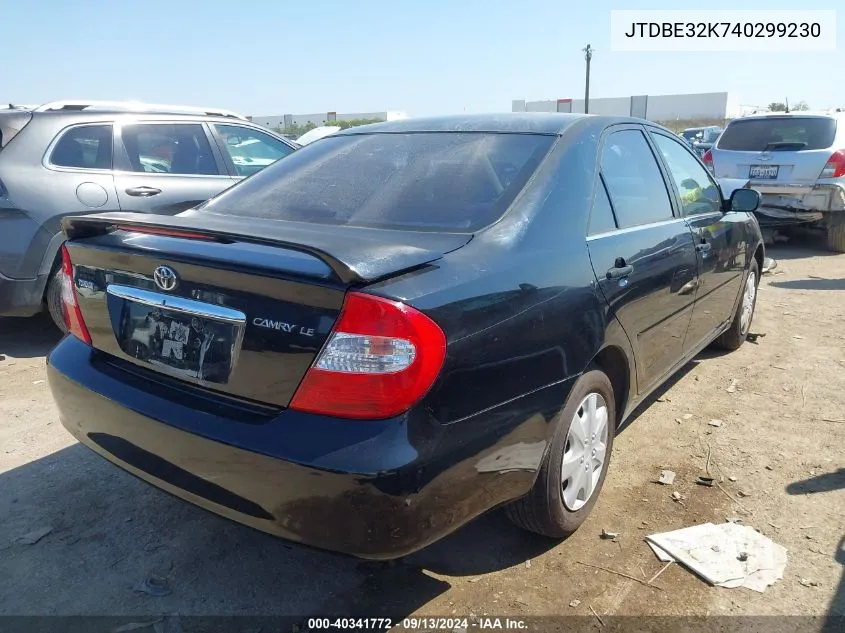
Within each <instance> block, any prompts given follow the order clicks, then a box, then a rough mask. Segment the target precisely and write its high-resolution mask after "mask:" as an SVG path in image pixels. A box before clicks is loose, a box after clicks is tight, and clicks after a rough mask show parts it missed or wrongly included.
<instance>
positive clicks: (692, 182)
mask: <svg viewBox="0 0 845 633" xmlns="http://www.w3.org/2000/svg"><path fill="white" fill-rule="evenodd" d="M758 202H759V194H758V193H756V192H755V191H752V190H750V189H744V188H738V189H737V190H736V191H734V192H733V194H732V195H731V197H730V200H727V201H726V200H724V199H723V197H722V195H721V194H720V189H719V186H718V185H717V184H716V182H715V181H714V180H713V179H712V178H711V177H710V174H709V173H708V172H707V170H706V169H705V168H704V166H703V165H702V163H701V162H700V161H699V160H698V158H697V157H696V156H695V155H694V154H693V153H692V151H691V150H690V148H689V147H688V146H687V145H686V144H684V143H683V141H681V140H679V139H678V138H677V137H676V136H675V135H674V134H672V133H671V132H670V131H668V130H666V129H664V128H662V127H659V126H657V125H653V124H651V123H648V122H645V121H641V120H638V119H629V118H616V117H604V116H584V115H576V114H540V113H533V114H525V113H522V114H510V115H504V116H502V115H498V116H493V115H489V116H460V117H441V118H433V119H413V120H403V121H395V122H389V123H381V124H376V125H370V126H362V127H359V128H353V129H349V130H345V131H342V132H338V133H336V134H335V135H333V136H331V137H328V138H325V139H323V140H321V141H320V142H318V143H314V144H312V145H308V146H305V147H304V148H302V149H301V150H298V151H297V152H296V153H294V154H293V155H292V156H290V157H289V158H286V159H285V160H283V161H279V162H278V163H275V164H274V165H272V166H270V167H268V168H267V169H265V170H263V171H262V172H260V173H258V174H256V175H255V176H253V177H252V178H249V179H248V180H245V181H243V182H242V183H240V184H238V185H235V186H234V187H232V188H230V189H228V190H226V191H225V192H223V193H222V194H220V195H218V196H216V197H214V198H212V199H211V200H210V201H208V202H207V203H205V204H202V205H200V206H199V207H198V208H197V209H193V210H190V211H187V212H184V213H181V214H178V215H176V216H163V215H154V214H149V215H142V214H135V213H106V214H97V215H89V216H81V217H69V218H65V219H64V221H63V226H64V228H65V231H66V233H67V236H68V238H69V239H68V241H67V243H66V244H65V248H64V249H63V251H62V252H63V274H64V289H65V294H64V300H65V310H66V313H67V316H68V322H69V329H70V335H69V336H66V337H65V338H64V339H63V340H62V342H61V343H59V345H58V346H57V347H56V349H55V350H53V352H52V353H51V354H50V356H49V359H48V376H49V383H50V388H51V390H52V393H53V396H54V398H55V400H56V404H57V406H58V409H59V412H60V416H61V420H62V422H63V424H64V425H65V427H66V428H67V429H68V430H69V431H70V432H71V433H72V434H73V435H74V436H75V437H77V438H78V439H79V441H80V442H82V443H84V444H86V445H88V446H89V447H91V448H92V449H93V450H94V451H96V452H97V453H99V454H101V455H103V456H105V457H106V458H107V459H109V460H111V461H112V462H114V463H116V464H117V465H119V466H121V467H123V468H125V469H127V470H129V471H130V472H132V473H133V474H135V475H137V476H139V477H141V478H143V479H145V480H147V481H149V482H151V483H153V484H155V485H157V486H159V487H161V488H163V489H165V490H167V491H169V492H171V493H173V494H175V495H178V496H181V497H182V498H184V499H186V500H188V501H191V502H193V503H196V504H198V505H200V506H203V507H205V508H207V509H209V510H212V511H214V512H217V513H218V514H221V515H223V516H225V517H229V518H231V519H235V520H238V521H241V522H243V523H245V524H247V525H250V526H253V527H255V528H258V529H261V530H265V531H267V532H270V533H273V534H276V535H279V536H282V537H284V538H287V539H291V540H294V541H299V542H303V543H307V544H310V545H313V546H317V547H321V548H327V549H331V550H338V551H342V552H346V553H349V554H354V555H356V556H360V557H365V558H376V559H378V558H394V557H397V556H402V555H404V554H407V553H409V552H411V551H414V550H416V549H418V548H421V547H423V546H425V545H426V544H428V543H431V542H432V541H435V540H436V539H439V538H441V537H442V536H444V535H446V534H448V533H450V532H452V531H454V530H455V529H457V528H458V527H459V526H460V525H462V524H464V523H466V522H467V521H470V520H471V519H473V518H474V517H476V516H478V515H479V514H481V513H483V512H485V511H487V510H489V509H491V508H493V507H496V506H499V505H502V504H508V505H507V508H508V513H509V515H510V517H511V518H512V519H513V520H514V521H515V522H516V523H517V524H518V525H520V526H522V527H524V528H526V529H528V530H531V531H534V532H538V533H540V534H545V535H547V536H551V537H563V536H566V535H568V534H570V533H571V532H572V531H574V530H575V529H576V528H577V527H578V526H579V525H580V524H581V523H582V522H583V521H584V519H585V517H586V516H587V514H588V513H589V512H590V510H591V509H592V507H593V505H594V504H595V502H596V498H597V496H598V493H599V490H600V489H601V487H602V484H603V482H604V479H605V475H606V473H607V468H608V464H609V460H610V456H611V449H612V446H613V438H614V435H615V434H616V431H617V429H618V428H619V427H620V425H621V424H623V423H624V422H625V421H626V420H627V419H628V418H629V416H630V414H631V412H632V411H633V410H634V408H635V407H636V406H637V405H638V404H640V403H642V402H643V401H644V399H645V398H646V397H647V396H648V395H649V394H650V393H651V392H652V391H653V390H654V389H656V388H657V387H658V386H659V385H661V384H662V383H663V382H664V381H666V380H667V379H668V378H669V377H670V376H671V375H672V374H673V373H675V372H676V371H677V370H678V369H679V368H680V367H682V366H683V365H684V364H685V363H687V362H688V361H689V360H690V359H691V358H693V357H694V356H695V355H696V354H697V353H698V352H699V351H701V350H702V349H703V348H705V347H706V346H708V345H710V344H711V343H713V342H715V343H716V344H718V345H719V346H721V347H724V348H727V349H736V348H737V347H739V346H740V345H741V344H742V343H743V341H744V340H745V338H746V335H747V334H748V331H749V328H750V326H751V321H752V317H753V314H754V307H755V301H756V296H757V283H758V279H759V272H760V269H761V265H762V262H763V255H764V251H763V243H762V239H761V236H760V229H759V226H758V225H757V222H756V220H755V219H754V216H753V215H751V213H750V212H751V211H753V210H754V208H755V207H756V205H757V203H758ZM153 324H154V326H155V328H156V329H155V330H153ZM156 333H157V334H156Z"/></svg>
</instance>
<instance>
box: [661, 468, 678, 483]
mask: <svg viewBox="0 0 845 633" xmlns="http://www.w3.org/2000/svg"><path fill="white" fill-rule="evenodd" d="M674 481H675V473H673V472H672V471H671V470H661V471H660V479H658V480H657V482H658V483H661V484H663V485H664V486H671V485H672V482H674Z"/></svg>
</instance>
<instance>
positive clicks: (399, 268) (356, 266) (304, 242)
mask: <svg viewBox="0 0 845 633" xmlns="http://www.w3.org/2000/svg"><path fill="white" fill-rule="evenodd" d="M271 222H273V223H275V224H276V225H278V226H274V227H273V229H274V231H273V234H264V235H257V234H255V232H250V231H249V230H243V229H241V228H240V226H244V225H246V226H249V225H250V224H252V223H251V222H250V221H249V220H247V219H245V218H235V217H234V216H220V215H217V216H215V215H212V214H208V215H202V216H200V215H197V214H192V215H187V216H178V215H176V216H169V215H168V216H165V215H154V214H145V213H127V212H114V213H99V214H88V215H72V216H66V217H64V218H62V221H61V227H62V231H63V232H64V233H65V235H66V236H67V238H68V239H70V240H73V239H83V238H86V237H94V236H97V235H105V234H107V233H111V232H113V231H116V230H118V228H120V229H121V230H131V229H132V227H138V228H139V229H150V228H160V229H162V230H171V231H185V232H192V233H202V234H203V235H207V236H209V237H210V238H217V239H220V240H225V241H238V242H248V243H252V244H259V245H265V246H273V247H278V248H284V249H287V250H292V251H298V252H301V253H306V254H308V255H311V256H313V257H315V258H317V259H319V260H321V261H323V262H324V263H325V264H326V265H328V266H329V267H330V268H331V269H332V271H333V272H334V274H335V275H336V276H337V278H338V279H339V280H340V281H341V282H343V283H345V284H362V283H371V282H375V281H378V280H380V279H382V278H384V277H386V276H390V275H394V274H398V273H400V272H404V271H407V270H409V269H412V268H417V267H420V266H423V265H425V264H428V263H430V262H432V261H435V260H437V259H440V258H441V257H443V256H444V255H446V254H447V253H449V252H451V251H454V250H457V249H459V248H461V247H463V246H465V245H466V244H468V243H469V242H470V241H471V240H472V238H473V236H474V234H472V233H428V234H427V235H428V237H421V236H420V235H416V236H415V237H417V239H418V240H420V241H421V242H423V244H421V245H415V244H413V243H412V242H413V241H414V240H413V239H407V238H409V237H414V236H413V234H414V233H423V232H414V231H395V230H381V229H368V228H359V227H343V228H341V229H340V230H339V231H338V230H337V229H338V227H335V226H334V225H314V224H307V223H301V222H288V221H281V220H272V221H271ZM262 227H269V225H267V224H263V225H262ZM331 229H335V232H336V233H338V234H337V235H334V236H332V235H331V233H332V231H331ZM355 233H358V235H355ZM400 234H401V235H402V236H403V237H405V238H406V239H402V240H398V239H390V237H394V238H395V237H397V236H399V235H400ZM289 235H290V236H292V237H293V238H294V239H291V238H290V237H288V236H289ZM424 235H425V234H424ZM376 236H378V237H381V238H382V239H376ZM431 236H440V238H441V242H446V243H445V244H440V247H434V246H432V245H427V244H425V243H424V242H426V241H428V242H432V238H431ZM296 237H299V238H300V239H299V240H297V239H295V238H296ZM353 238H356V239H355V240H353ZM435 239H436V238H435ZM350 241H356V242H357V243H356V244H355V245H354V246H353V247H352V249H351V250H350V245H349V242H350ZM367 242H369V244H367ZM367 246H369V247H370V248H367ZM355 249H357V256H353V255H354V254H355Z"/></svg>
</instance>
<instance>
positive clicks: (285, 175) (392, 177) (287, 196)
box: [200, 132, 555, 232]
mask: <svg viewBox="0 0 845 633" xmlns="http://www.w3.org/2000/svg"><path fill="white" fill-rule="evenodd" d="M554 139H555V137H554V136H546V135H538V134H493V133H477V132H471V133H470V132H465V133H463V132H417V133H405V134H398V133H382V134H378V133H375V134H372V133H371V134H352V135H340V136H329V137H326V138H324V139H321V140H319V141H316V142H315V143H312V144H310V145H307V146H305V147H303V148H302V149H300V150H297V151H296V152H294V153H293V154H291V155H290V156H289V157H287V158H285V160H282V161H279V162H277V163H275V164H273V165H271V166H270V167H268V168H267V169H265V170H263V171H261V172H259V173H258V174H256V175H254V176H252V177H250V178H248V179H246V180H244V181H243V182H242V183H241V184H239V185H236V186H235V187H232V188H231V189H228V190H227V191H225V192H223V193H222V194H220V195H219V196H217V197H216V198H212V199H211V200H209V201H208V202H206V203H205V204H203V205H201V206H200V210H201V211H202V212H205V213H215V214H223V215H235V216H241V217H249V218H268V219H276V220H291V221H296V222H315V223H321V224H345V225H350V226H366V227H374V228H391V229H410V230H439V231H457V232H473V231H476V230H478V229H480V228H482V227H485V226H487V225H489V224H492V223H493V222H495V221H496V220H498V219H499V217H501V215H502V214H503V213H504V212H505V210H507V208H508V207H509V206H510V204H511V203H512V202H513V200H514V199H515V198H516V196H517V194H518V193H519V192H520V191H521V190H522V188H523V187H524V185H525V183H526V182H527V181H528V179H529V178H530V177H531V174H533V173H534V171H535V170H536V169H537V166H538V165H539V164H540V162H541V161H542V160H543V158H544V157H545V155H546V154H547V153H548V151H549V149H550V148H551V146H552V143H553V142H554Z"/></svg>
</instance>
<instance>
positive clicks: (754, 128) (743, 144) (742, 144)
mask: <svg viewBox="0 0 845 633" xmlns="http://www.w3.org/2000/svg"><path fill="white" fill-rule="evenodd" d="M835 137H836V120H835V119H832V118H829V117H798V116H790V117H766V118H762V119H739V120H737V121H734V122H733V123H731V124H730V125H728V127H727V128H726V129H725V131H724V133H723V134H722V137H721V138H720V139H719V143H718V146H717V147H718V148H719V149H727V150H735V151H743V152H762V151H764V150H770V151H800V150H802V149H827V148H828V147H830V146H831V145H833V140H834V138H835Z"/></svg>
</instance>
